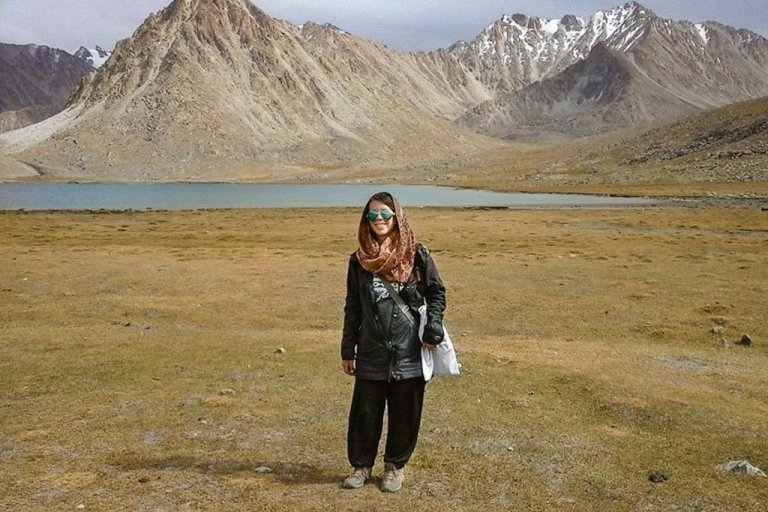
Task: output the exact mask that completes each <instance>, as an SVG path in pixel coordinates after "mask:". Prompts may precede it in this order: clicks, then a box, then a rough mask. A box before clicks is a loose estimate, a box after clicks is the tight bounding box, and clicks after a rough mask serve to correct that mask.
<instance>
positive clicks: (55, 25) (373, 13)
mask: <svg viewBox="0 0 768 512" xmlns="http://www.w3.org/2000/svg"><path fill="white" fill-rule="evenodd" d="M200 1H206V0H200ZM624 1H625V0H474V1H471V2H470V1H468V0H252V3H253V4H254V5H256V6H257V7H259V8H260V9H262V10H263V11H265V12H266V13H267V14H269V15H270V16H272V17H275V18H280V19H283V20H286V21H289V22H291V23H293V24H296V25H298V24H301V23H304V22H305V21H314V22H316V23H332V24H333V25H336V26H337V27H339V28H341V29H343V30H345V31H347V32H350V33H352V34H354V35H356V36H359V37H363V38H366V39H373V40H375V41H378V42H380V43H383V44H385V45H387V46H389V47H390V48H394V49H396V50H402V51H421V50H432V49H436V48H446V47H448V46H450V45H451V44H453V43H455V42H456V41H458V40H462V39H463V40H471V39H473V38H474V37H475V36H477V35H478V34H479V33H480V32H481V31H482V30H483V29H484V28H485V27H486V26H487V25H489V24H491V23H493V22H494V21H495V20H497V19H499V18H501V16H502V15H504V14H515V13H518V12H519V13H523V14H526V15H529V16H538V17H540V18H561V17H562V16H564V15H565V14H575V15H577V16H585V17H586V16H589V15H591V14H593V13H595V12H597V11H599V10H605V9H610V8H613V7H616V6H619V5H622V4H623V3H624ZM170 3H171V0H0V42H2V43H14V44H29V43H34V44H38V45H46V46H51V47H55V48H62V49H64V50H66V51H68V52H70V53H74V51H76V50H77V49H78V48H79V47H80V46H81V45H82V46H86V47H88V48H93V47H94V46H96V45H98V46H101V47H102V48H104V49H108V50H111V49H112V48H113V47H114V45H115V43H116V42H117V41H118V40H120V39H123V38H125V37H129V36H130V35H131V34H132V33H133V31H134V30H136V28H138V26H139V25H140V24H141V23H142V21H144V19H145V18H146V17H147V16H148V15H149V14H151V13H152V12H155V11H158V10H160V9H162V8H164V7H165V6H166V5H168V4H170ZM640 3H641V4H642V5H644V6H645V7H647V8H649V9H651V10H653V11H654V12H655V13H656V14H657V15H659V16H661V17H663V18H669V19H674V20H688V21H693V22H699V21H707V20H713V21H718V22H720V23H723V24H725V25H730V26H733V27H736V28H746V29H750V30H753V31H754V32H757V33H758V34H761V35H763V36H766V37H768V0H731V1H728V0H641V1H640Z"/></svg>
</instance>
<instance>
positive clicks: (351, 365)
mask: <svg viewBox="0 0 768 512" xmlns="http://www.w3.org/2000/svg"><path fill="white" fill-rule="evenodd" d="M341 368H342V369H343V370H344V373H346V374H347V375H354V374H355V360H354V359H349V360H347V359H344V360H342V361H341Z"/></svg>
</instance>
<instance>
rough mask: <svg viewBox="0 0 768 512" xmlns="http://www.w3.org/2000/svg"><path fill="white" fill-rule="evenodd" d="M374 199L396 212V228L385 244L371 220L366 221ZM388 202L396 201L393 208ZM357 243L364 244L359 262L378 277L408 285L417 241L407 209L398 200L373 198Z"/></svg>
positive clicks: (362, 223)
mask: <svg viewBox="0 0 768 512" xmlns="http://www.w3.org/2000/svg"><path fill="white" fill-rule="evenodd" d="M385 194H386V195H385ZM387 196H389V197H387ZM374 199H376V200H379V201H381V202H383V203H384V204H386V205H387V206H390V207H392V210H393V211H394V212H395V217H394V219H395V220H394V222H395V224H394V226H393V227H392V231H391V232H390V233H389V235H388V236H387V238H386V239H385V240H384V241H383V242H382V243H379V241H378V240H377V239H376V236H375V235H374V234H373V232H372V231H371V226H370V224H369V222H368V219H367V218H366V217H365V215H366V214H367V213H368V209H369V208H368V207H369V205H370V203H371V201H373V200H374ZM388 199H391V200H392V201H391V202H392V204H389V202H390V201H388ZM357 240H358V242H359V243H360V248H359V249H358V250H357V260H358V261H359V262H360V265H362V267H363V268H364V269H365V270H367V271H368V272H371V273H373V274H378V275H379V276H381V277H382V278H384V279H386V280H387V281H389V282H397V283H405V282H407V281H408V278H410V277H411V273H412V272H413V265H414V260H415V257H416V237H415V236H414V235H413V232H412V231H411V227H410V226H409V225H408V220H407V219H406V218H405V213H404V212H403V208H402V207H401V206H400V203H399V202H398V200H397V199H395V197H394V196H392V195H391V194H388V193H379V194H375V195H373V196H371V198H370V199H369V200H368V202H367V203H366V205H365V208H364V209H363V215H362V217H361V219H360V228H359V229H358V231H357Z"/></svg>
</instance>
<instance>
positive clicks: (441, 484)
mask: <svg viewBox="0 0 768 512" xmlns="http://www.w3.org/2000/svg"><path fill="white" fill-rule="evenodd" d="M407 212H408V214H409V219H410V221H411V224H412V226H413V228H414V230H415V232H416V234H417V236H418V237H419V238H420V240H422V241H423V242H424V243H426V245H427V246H428V247H430V249H431V250H432V253H433V256H434V258H435V260H436V263H437V264H438V266H439V268H440V271H441V275H442V276H443V279H444V280H445V282H446V285H447V287H448V303H449V307H448V311H447V317H446V322H447V324H448V327H449V329H451V330H452V333H453V335H454V339H455V341H456V344H457V347H458V349H459V351H460V354H461V359H462V362H463V364H464V366H465V370H464V375H463V376H462V377H460V378H458V379H443V380H436V381H435V382H433V383H431V384H429V386H428V391H427V400H426V408H425V417H424V427H423V431H422V436H421V439H420V444H419V446H418V448H417V450H416V453H415V455H414V459H413V461H412V463H411V464H410V465H409V467H408V476H407V480H406V484H405V488H404V491H403V492H402V493H401V494H399V495H395V496H385V495H383V494H382V493H380V492H379V491H378V489H377V488H376V486H375V485H367V486H365V487H364V488H363V489H362V490H360V491H359V492H357V493H356V494H354V495H353V494H350V492H349V491H345V490H342V489H341V488H340V482H341V479H342V478H343V476H345V474H346V472H347V466H346V457H345V452H344V446H345V444H344V443H345V437H344V436H345V432H346V413H347V410H348V406H349V398H350V393H351V380H350V379H348V378H346V377H344V376H343V374H342V372H341V369H340V365H339V356H338V342H339V337H340V328H341V314H342V306H343V294H344V282H345V281H344V280H345V275H346V262H347V260H348V255H349V253H350V252H351V251H353V250H354V249H355V247H356V239H355V230H356V225H357V219H358V218H359V214H360V212H359V208H327V209H326V208H324V209H293V210H291V209H258V210H206V211H203V210H198V211H174V212H159V211H141V212H138V211H133V212H108V211H103V212H16V211H7V212H0V262H1V263H2V265H1V266H0V282H1V283H2V285H0V321H2V325H3V330H2V334H0V349H2V351H3V354H4V356H3V359H2V362H1V363H0V365H1V366H2V372H0V385H2V388H3V389H4V394H3V398H2V401H1V402H0V405H1V406H2V408H1V409H0V410H1V411H2V416H3V432H2V433H0V460H2V461H3V462H4V463H5V464H4V465H5V467H6V470H4V471H3V472H2V474H0V488H2V489H4V492H3V493H2V495H1V496H0V505H1V506H2V508H4V509H19V510H34V509H46V510H72V509H76V507H78V506H80V505H84V506H85V507H86V508H87V509H96V510H110V509H118V508H130V509H160V508H164V509H170V510H176V509H185V508H191V509H197V510H225V509H226V510H241V509H242V510H245V509H254V508H257V509H260V510H327V509H328V508H332V509H335V510H359V509H362V508H365V509H370V510H380V509H390V508H399V507H410V508H414V509H416V510H420V509H432V508H435V509H448V510H450V509H455V508H456V506H457V505H456V504H457V503H458V504H460V506H461V508H462V509H463V510H483V511H488V510H509V509H515V510H546V509H549V510H563V509H567V510H577V511H580V510H584V511H587V510H640V509H643V510H671V509H680V510H688V509H694V508H699V509H703V510H745V511H752V510H755V511H757V510H762V508H763V507H764V497H765V482H764V481H763V480H761V479H756V478H747V477H743V476H739V475H726V474H723V473H722V472H720V471H719V470H718V469H717V466H718V465H719V464H723V463H725V462H728V461H730V460H741V459H747V460H749V461H750V462H751V463H752V464H755V465H757V466H759V467H761V468H762V469H763V470H764V471H765V470H767V469H768V458H766V454H768V441H767V440H768V426H766V423H765V417H766V416H768V398H767V397H766V394H765V390H764V383H765V382H766V380H768V366H767V365H766V364H765V362H766V357H767V356H768V324H766V320H765V311H768V294H766V289H765V283H767V282H768V251H766V248H767V246H768V213H767V212H761V211H760V210H759V209H755V208H752V207H749V208H721V207H709V206H701V205H698V206H697V207H695V208H680V207H665V208H643V209H640V208H612V209H580V208H570V209H551V210H550V209H542V210H508V209H479V208H472V209H470V208H467V209H463V208H423V209H421V208H413V209H409V210H407ZM743 334H748V335H749V336H750V337H751V338H752V339H753V340H754V344H753V346H751V347H746V346H742V345H739V344H737V343H736V342H737V341H739V340H740V339H741V336H742V335H743ZM438 447H440V448H438ZM259 468H269V470H270V471H267V470H266V469H259ZM655 471H661V472H664V473H665V474H666V475H667V476H668V478H669V480H668V481H667V482H665V483H664V484H653V483H651V482H650V481H649V480H648V475H649V474H650V473H652V472H655ZM380 472H381V467H380V466H377V468H376V470H375V473H376V474H379V473H380Z"/></svg>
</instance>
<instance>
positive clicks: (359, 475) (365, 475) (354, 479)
mask: <svg viewBox="0 0 768 512" xmlns="http://www.w3.org/2000/svg"><path fill="white" fill-rule="evenodd" d="M369 478H371V468H354V469H353V470H352V474H351V475H349V476H348V477H347V478H345V479H344V483H343V484H342V485H343V487H344V488H345V489H359V488H361V487H362V486H363V485H364V484H365V482H366V480H368V479H369Z"/></svg>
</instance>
